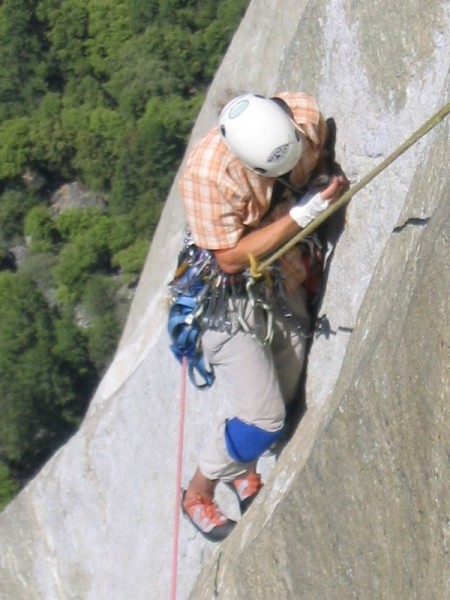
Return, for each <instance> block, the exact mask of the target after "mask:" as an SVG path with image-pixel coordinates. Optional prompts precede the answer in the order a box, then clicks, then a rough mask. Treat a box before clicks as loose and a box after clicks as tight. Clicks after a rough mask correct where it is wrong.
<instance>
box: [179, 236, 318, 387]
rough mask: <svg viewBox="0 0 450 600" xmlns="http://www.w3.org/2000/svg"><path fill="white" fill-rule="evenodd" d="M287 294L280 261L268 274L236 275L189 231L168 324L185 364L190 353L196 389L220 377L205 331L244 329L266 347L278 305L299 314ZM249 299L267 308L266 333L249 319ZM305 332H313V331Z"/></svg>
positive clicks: (258, 308) (256, 306) (254, 306)
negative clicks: (205, 347)
mask: <svg viewBox="0 0 450 600" xmlns="http://www.w3.org/2000/svg"><path fill="white" fill-rule="evenodd" d="M305 248H308V247H307V246H305ZM283 297H284V291H283V283H282V275H281V271H280V269H279V267H278V266H277V265H273V266H272V267H271V268H270V269H267V270H266V271H265V274H264V277H262V276H260V275H258V277H257V278H255V277H253V276H252V273H251V268H249V269H247V270H246V271H244V272H243V273H239V274H236V275H229V274H226V273H224V272H223V271H222V270H221V269H220V267H219V266H218V265H217V262H216V260H215V257H214V254H213V253H212V252H210V251H207V250H203V249H201V248H199V247H198V246H196V245H195V244H194V242H193V240H192V238H191V236H190V234H189V232H186V236H185V240H184V248H183V250H182V251H181V253H180V255H179V257H178V266H177V269H176V271H175V276H174V279H173V280H172V281H171V282H170V284H169V301H170V309H169V316H168V323H167V327H168V332H169V335H170V339H171V346H170V348H171V350H172V353H173V354H174V356H175V357H176V358H177V360H178V361H180V362H181V359H182V358H183V357H186V359H187V365H188V374H189V378H190V380H191V382H192V383H193V385H194V386H195V387H196V388H198V389H207V388H209V387H211V386H212V385H213V383H214V379H215V377H214V369H213V368H212V366H211V365H209V364H208V363H207V361H206V359H205V357H204V355H203V352H202V344H201V340H202V335H203V333H204V331H205V330H206V329H209V330H213V331H221V332H227V333H228V334H230V335H232V334H233V333H234V332H236V331H238V330H241V331H244V332H246V333H248V334H250V335H252V336H253V337H254V338H255V339H257V340H258V341H259V342H260V343H261V344H262V345H266V344H270V343H271V341H272V337H273V323H274V319H273V310H274V306H275V303H276V304H277V306H278V307H279V308H281V310H282V311H283V310H286V316H287V317H290V318H293V315H292V314H291V313H289V311H288V309H287V308H286V304H285V302H284V300H283ZM247 303H249V305H250V306H251V308H252V309H253V311H261V313H262V314H263V315H264V321H265V331H264V332H261V329H260V328H259V329H258V332H257V331H256V330H254V329H253V328H252V327H251V326H250V324H249V323H248V322H247V320H246V319H245V316H244V313H245V310H244V307H245V306H247ZM300 328H303V329H304V326H303V324H302V323H300V322H299V323H298V329H300ZM302 334H304V335H305V337H308V336H309V335H310V334H309V332H303V333H302Z"/></svg>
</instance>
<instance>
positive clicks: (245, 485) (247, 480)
mask: <svg viewBox="0 0 450 600" xmlns="http://www.w3.org/2000/svg"><path fill="white" fill-rule="evenodd" d="M228 486H229V487H230V488H231V489H232V490H233V491H234V493H235V494H236V496H237V498H238V500H239V508H240V510H241V514H242V515H243V514H244V513H245V511H246V510H247V509H248V507H249V506H250V504H251V503H252V502H253V500H254V499H255V498H256V496H257V495H258V494H259V492H260V490H261V488H262V487H263V483H262V481H261V475H259V474H258V473H249V474H248V475H246V476H244V477H238V478H236V479H233V481H230V483H229V484H228Z"/></svg>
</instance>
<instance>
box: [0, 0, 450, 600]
mask: <svg viewBox="0 0 450 600" xmlns="http://www.w3.org/2000/svg"><path fill="white" fill-rule="evenodd" d="M449 48H450V6H449V3H448V2H446V1H445V0H431V1H430V2H428V3H427V7H426V11H424V8H423V3H422V2H421V1H420V0H409V2H407V3H400V4H399V3H394V2H392V1H391V0H384V1H383V2H382V1H381V0H378V1H377V0H374V1H373V2H371V3H361V2H356V1H354V0H328V1H325V0H311V1H309V2H307V1H306V0H303V1H300V2H299V1H294V0H287V1H286V2H273V1H272V2H269V1H268V0H267V1H266V0H253V1H252V2H251V3H250V6H249V8H248V11H247V14H246V16H245V18H244V20H243V22H242V24H241V26H240V28H239V30H238V31H237V33H236V35H235V37H234V40H233V42H232V44H231V46H230V48H229V51H228V53H227V56H226V57H225V59H224V61H223V63H222V65H221V67H220V68H219V70H218V73H217V76H216V78H215V81H214V83H213V84H212V86H211V88H210V90H209V94H208V96H207V98H206V102H205V105H204V107H203V109H202V111H201V113H200V115H199V119H198V122H197V124H196V126H195V128H194V131H193V136H192V141H194V140H196V139H198V137H199V136H200V135H202V134H203V133H204V132H206V131H207V130H208V129H209V128H210V127H212V126H213V125H214V123H215V119H216V115H217V111H218V109H219V107H220V105H221V104H222V103H223V102H224V101H226V100H227V99H228V97H229V96H230V95H232V94H234V93H236V92H240V91H244V90H250V91H258V92H260V93H268V94H269V93H270V94H271V93H274V92H275V91H276V90H281V89H296V90H304V91H307V92H310V93H311V94H313V95H315V96H316V97H317V99H318V101H319V104H320V106H321V109H322V111H323V113H324V115H325V117H332V118H334V120H335V122H336V126H337V144H336V155H337V160H338V161H339V163H340V164H341V166H342V168H343V169H344V171H345V172H346V174H347V176H348V177H349V179H350V180H351V181H357V180H358V179H360V178H361V177H362V176H363V175H365V174H366V173H367V172H368V171H369V170H370V169H371V168H373V167H374V166H376V165H378V164H379V163H380V162H381V161H382V160H383V159H384V158H385V157H386V156H387V155H388V154H389V153H390V152H392V151H393V150H394V149H395V148H396V147H397V146H398V145H399V144H401V143H402V142H403V141H404V140H405V139H406V138H407V137H408V136H409V135H410V134H411V133H412V132H413V131H414V130H415V129H417V128H418V127H419V126H420V125H421V124H422V122H423V121H425V120H426V119H427V118H428V117H429V116H431V114H432V113H433V112H435V111H436V110H437V109H438V108H440V107H441V106H442V105H443V104H445V103H446V102H448V101H449V98H450V74H449V72H450V71H449V69H450V55H449V52H448V49H449ZM449 126H450V120H449V119H447V120H445V121H444V122H442V123H440V124H439V125H438V126H436V128H435V129H434V130H433V131H432V132H430V133H429V134H428V135H427V136H426V137H424V138H423V139H422V140H421V141H420V142H418V143H417V144H415V145H414V146H413V147H412V148H411V149H410V150H408V151H407V152H406V153H405V154H404V155H403V156H402V157H401V158H399V159H398V160H397V161H396V162H395V163H394V164H393V165H391V166H390V167H389V168H388V169H386V171H384V172H383V173H382V174H381V175H379V176H378V177H377V178H376V179H375V180H373V182H372V183H371V184H369V185H368V186H367V187H366V188H364V189H363V190H362V191H361V192H359V193H358V194H357V195H356V196H355V198H354V199H353V200H352V202H351V204H350V205H349V207H348V210H347V214H346V225H345V229H344V231H343V232H342V233H341V234H340V235H337V234H336V235H335V236H334V237H335V241H336V243H335V247H334V250H333V252H332V254H331V260H330V263H329V271H328V277H327V286H326V292H325V295H324V298H323V301H322V304H321V307H320V316H322V317H323V318H322V322H323V323H326V325H327V327H325V328H323V329H322V331H321V332H320V335H319V334H318V335H317V336H316V337H315V339H314V341H313V344H312V348H311V352H310V355H309V361H308V373H307V380H306V397H307V405H308V408H307V411H306V414H305V416H304V417H303V419H302V421H301V423H300V425H299V427H298V429H297V431H296V433H295V436H294V437H293V439H292V440H291V442H290V443H289V444H288V446H287V447H286V448H285V450H284V452H283V453H282V455H281V456H280V458H279V460H278V461H277V462H276V463H275V462H274V461H272V462H271V461H270V460H268V461H266V463H264V464H263V472H264V474H265V479H266V480H267V481H266V485H265V487H264V489H263V491H262V493H261V494H260V496H259V497H258V499H257V501H256V502H255V504H254V505H253V506H252V508H251V510H250V511H249V512H248V513H247V514H246V515H245V516H244V517H243V518H242V521H241V523H240V524H239V526H238V527H237V528H236V530H235V532H233V534H232V535H231V536H230V538H229V539H228V540H226V541H225V542H224V543H223V544H221V545H220V546H212V545H211V544H208V542H206V541H205V540H203V539H202V538H201V537H200V536H199V535H197V534H195V533H194V531H193V530H192V528H191V527H190V526H189V525H188V524H186V523H182V526H181V531H180V548H179V557H178V564H177V569H174V564H173V559H172V548H173V523H174V520H175V519H174V514H175V511H176V510H177V503H178V490H177V489H176V483H175V471H176V468H175V467H176V457H177V437H178V416H179V410H180V409H179V402H178V400H179V397H180V386H181V374H180V370H179V368H178V366H177V363H176V362H175V361H174V359H173V358H172V356H171V354H170V351H169V349H168V346H169V341H168V338H167V334H166V330H165V322H166V309H167V306H166V299H165V296H166V284H167V282H168V281H169V280H170V278H171V276H172V273H173V270H174V267H175V262H176V257H177V254H178V251H179V249H180V247H181V243H182V237H183V235H182V228H183V225H184V222H183V216H182V211H181V208H180V202H179V198H178V195H177V190H176V185H174V188H173V190H172V192H171V193H170V195H169V197H168V200H167V204H166V207H165V210H164V213H163V216H162V219H161V222H160V225H159V227H158V230H157V232H156V236H155V239H154V242H153V244H152V248H151V250H150V253H149V256H148V259H147V263H146V266H145V269H144V272H143V275H142V278H141V281H140V284H139V286H138V289H137V293H136V296H135V299H134V301H133V305H132V307H131V310H130V315H129V319H128V322H127V325H126V327H125V330H124V333H123V336H122V340H121V343H120V345H119V348H118V351H117V354H116V356H115V359H114V361H113V363H112V365H111V367H110V369H109V370H108V372H107V374H106V375H105V377H104V379H103V380H102V382H101V384H100V386H99V389H98V391H97V393H96V395H95V397H94V398H93V400H92V403H91V407H90V410H89V412H88V415H87V417H86V419H85V421H84V423H83V426H82V427H81V429H80V431H79V432H78V433H77V435H75V436H74V437H73V438H72V439H71V440H70V441H69V443H68V444H66V446H64V447H63V448H62V449H61V450H60V451H59V452H58V453H57V454H56V456H55V457H54V458H53V459H52V460H51V461H50V462H49V463H48V464H47V465H46V466H45V468H44V469H43V470H42V472H41V473H40V474H39V475H38V476H37V477H36V479H35V480H34V481H33V482H31V483H30V485H29V486H28V487H27V488H26V489H25V490H24V491H23V492H22V493H21V494H20V496H19V497H18V498H17V499H16V500H15V501H14V502H13V503H11V505H10V506H9V507H7V509H6V510H5V511H4V512H3V513H2V514H1V515H0V582H1V583H0V599H1V600H53V599H55V600H56V599H57V600H122V599H123V598H129V597H130V598H131V597H132V598H134V599H135V600H159V599H160V598H167V597H168V596H169V589H170V583H171V578H172V577H173V572H174V570H177V571H178V581H177V583H178V598H179V599H181V598H187V597H188V596H189V597H190V598H193V599H203V598H204V599H208V600H210V599H211V598H224V599H236V600H238V599H239V600H242V599H244V598H245V600H251V599H252V598H262V599H264V598H267V599H269V598H270V599H271V600H272V599H273V598H283V599H284V598H286V599H291V598H292V599H296V598H304V599H308V600H309V599H311V600H317V599H319V598H320V599H321V598H326V599H327V600H328V599H334V598H335V599H336V600H346V599H347V598H349V599H350V598H364V599H365V598H376V599H377V600H378V599H379V598H386V599H391V598H397V599H399V600H400V599H401V600H403V599H405V600H410V599H411V598H417V599H420V600H422V599H423V598H439V599H441V598H448V597H450V568H449V556H448V554H449V548H450V483H449V482H450V472H449V456H450V442H449V435H448V431H449V426H450V423H449V421H450V417H449V410H450V409H449V408H448V399H449V387H450V323H449V319H450V317H449V300H448V289H449V284H450V252H449V244H450V241H449V235H450V234H449V231H450V198H449V196H450V175H449V172H448V164H449V158H450V156H449V154H450V151H449V139H450V136H449ZM187 400H188V402H187V416H186V431H185V451H184V461H183V463H184V464H183V466H184V475H183V478H184V482H186V481H188V479H189V477H190V476H191V474H192V471H193V469H194V467H195V464H196V458H197V451H198V447H199V443H200V440H201V439H202V437H203V436H204V435H205V433H206V432H207V431H208V428H209V423H210V421H211V419H212V418H213V417H214V415H215V414H216V413H217V411H218V410H220V408H221V406H222V404H223V400H224V398H223V397H222V395H221V390H220V388H219V387H216V386H215V387H214V388H213V390H212V391H211V392H207V393H201V392H195V391H194V390H192V389H190V388H189V391H188V399H187ZM220 494H221V496H220V501H221V503H223V505H224V507H226V509H227V511H228V512H229V513H230V516H236V510H237V508H236V506H235V503H234V502H233V499H232V498H230V497H229V495H227V491H226V490H221V491H220ZM233 511H235V514H234V515H233Z"/></svg>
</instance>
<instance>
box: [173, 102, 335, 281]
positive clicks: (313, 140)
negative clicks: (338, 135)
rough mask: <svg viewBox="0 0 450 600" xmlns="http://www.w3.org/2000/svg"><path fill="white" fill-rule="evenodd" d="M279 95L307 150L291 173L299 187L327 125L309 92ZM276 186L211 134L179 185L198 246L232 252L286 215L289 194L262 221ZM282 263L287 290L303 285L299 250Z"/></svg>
mask: <svg viewBox="0 0 450 600" xmlns="http://www.w3.org/2000/svg"><path fill="white" fill-rule="evenodd" d="M277 97H278V98H281V99H282V100H284V101H285V102H286V103H287V104H288V105H289V107H290V109H291V110H292V113H293V116H294V120H295V122H296V123H297V125H298V127H299V130H300V132H301V135H302V140H303V147H304V150H303V152H302V155H301V157H300V160H299V161H298V163H297V164H296V166H295V167H294V169H293V170H292V171H291V174H290V182H291V183H292V184H293V185H294V186H296V187H298V188H300V187H302V186H303V185H304V184H305V183H306V182H307V181H308V178H309V176H310V174H311V172H312V171H313V169H314V167H315V166H316V163H317V160H318V158H319V156H320V153H321V150H322V147H323V144H324V142H325V138H326V135H327V126H326V123H325V120H324V119H323V117H322V115H321V114H320V112H319V109H318V107H317V104H316V102H315V100H314V99H313V98H312V97H311V96H309V95H308V94H305V93H301V92H283V93H279V94H277ZM275 182H276V179H274V178H269V177H263V176H261V175H258V174H257V173H255V172H253V171H251V170H250V169H248V168H247V167H245V166H244V165H243V164H242V163H241V162H240V161H239V160H238V159H237V158H236V157H235V156H234V155H233V154H232V153H231V152H230V151H229V150H228V148H227V146H226V145H225V143H224V142H223V141H222V139H221V137H220V134H219V131H218V128H217V127H215V128H214V129H212V130H211V131H210V132H209V133H207V134H206V136H205V137H203V138H202V139H201V140H200V141H199V142H198V143H197V144H196V145H195V146H194V148H193V149H192V151H191V153H190V155H189V157H188V159H187V163H186V167H185V169H184V172H183V173H182V175H181V178H180V181H179V189H180V194H181V198H182V200H183V204H184V210H185V214H186V220H187V224H188V228H189V230H190V232H191V235H192V237H193V240H194V242H195V243H196V244H197V246H199V247H201V248H205V249H207V250H221V249H227V248H233V247H234V246H235V245H236V244H237V243H238V241H239V240H240V239H241V237H242V236H243V235H245V234H246V233H247V232H248V231H249V230H250V229H252V228H257V227H262V226H264V225H266V224H268V223H269V222H272V221H274V220H276V219H279V218H281V217H282V216H283V215H285V214H287V212H288V211H289V209H290V208H291V206H292V204H293V203H294V202H295V200H294V198H293V195H292V193H290V192H288V191H287V190H286V192H285V193H284V195H283V200H282V201H281V202H280V203H278V204H277V205H276V207H275V209H274V210H272V211H271V212H270V216H269V217H268V218H266V219H264V215H265V214H266V212H267V211H268V209H269V206H270V202H271V198H272V192H273V189H274V185H275ZM280 265H281V269H282V272H283V276H284V279H285V285H286V288H287V290H288V291H293V290H294V289H296V288H297V287H298V285H300V284H301V283H303V281H304V280H305V278H306V276H307V272H306V267H305V263H304V261H303V260H302V252H301V250H300V248H297V247H295V248H292V249H291V250H289V251H288V252H287V253H286V254H285V255H284V256H283V257H282V258H281V259H280Z"/></svg>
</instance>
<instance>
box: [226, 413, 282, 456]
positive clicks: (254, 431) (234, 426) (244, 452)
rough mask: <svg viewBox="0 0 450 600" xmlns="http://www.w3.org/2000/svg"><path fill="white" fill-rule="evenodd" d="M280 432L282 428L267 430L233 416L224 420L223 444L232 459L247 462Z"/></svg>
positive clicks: (261, 451)
mask: <svg viewBox="0 0 450 600" xmlns="http://www.w3.org/2000/svg"><path fill="white" fill-rule="evenodd" d="M282 433H283V429H279V430H278V431H267V430H266V429H261V427H258V426H257V425H252V424H249V423H244V421H241V420H240V419H238V418H237V417H234V419H230V420H228V421H227V422H226V425H225V444H226V447H227V451H228V454H229V455H230V456H231V458H232V459H233V460H235V461H236V462H240V463H248V462H253V461H254V460H256V459H257V458H258V457H259V456H261V454H262V453H263V452H265V451H266V450H267V449H268V448H270V446H271V445H272V444H273V443H274V442H275V441H276V440H277V439H278V438H279V437H280V435H281V434H282Z"/></svg>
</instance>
